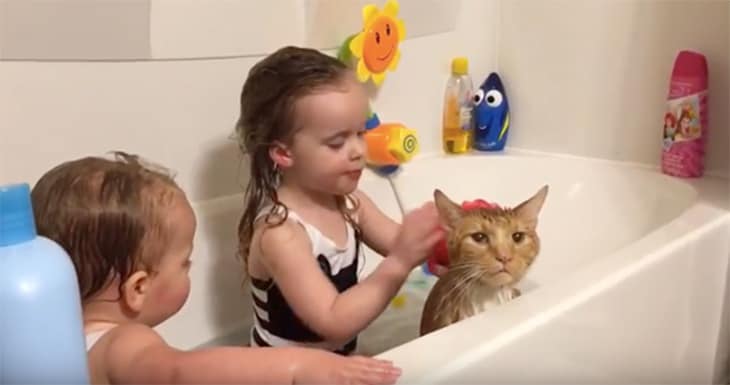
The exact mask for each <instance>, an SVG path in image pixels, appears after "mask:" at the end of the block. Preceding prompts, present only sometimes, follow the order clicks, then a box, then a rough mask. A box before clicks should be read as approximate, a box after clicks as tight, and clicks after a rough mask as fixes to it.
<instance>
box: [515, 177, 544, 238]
mask: <svg viewBox="0 0 730 385" xmlns="http://www.w3.org/2000/svg"><path fill="white" fill-rule="evenodd" d="M547 193H548V186H547V185H545V186H542V188H541V189H540V191H538V192H537V193H536V194H535V195H533V196H532V198H530V199H528V200H526V201H524V202H522V203H520V205H519V206H517V207H515V209H514V211H515V213H516V214H517V216H518V217H520V218H522V220H524V221H526V222H527V225H528V226H529V227H530V228H533V229H534V228H535V227H537V216H538V214H540V209H542V204H543V203H545V197H546V196H547Z"/></svg>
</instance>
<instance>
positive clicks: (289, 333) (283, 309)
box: [250, 208, 360, 355]
mask: <svg viewBox="0 0 730 385" xmlns="http://www.w3.org/2000/svg"><path fill="white" fill-rule="evenodd" d="M268 211H269V208H265V209H264V210H262V211H261V212H260V214H259V216H258V217H261V216H263V215H265V213H267V212H268ZM287 219H288V220H293V221H295V222H297V223H299V224H300V225H301V226H302V227H303V228H304V230H305V231H306V232H307V235H308V236H309V239H310V241H311V243H312V250H311V251H312V255H314V256H315V258H317V262H318V263H319V266H320V268H321V269H322V272H323V273H324V274H325V275H326V276H327V278H328V279H329V280H330V282H332V284H333V285H334V286H335V287H336V288H337V291H338V292H340V293H341V292H343V291H345V290H347V289H348V288H350V287H352V286H354V285H355V284H357V281H358V262H359V259H360V258H359V255H360V234H358V232H357V230H356V229H355V228H354V227H353V226H352V225H351V224H350V223H347V243H346V244H345V247H343V248H340V247H337V245H336V244H335V243H334V241H332V240H331V239H330V238H328V237H326V236H325V235H324V234H322V233H321V232H320V231H319V230H318V229H317V228H316V227H314V226H313V225H311V224H309V223H307V222H305V221H303V220H302V219H301V217H299V216H298V215H297V214H296V213H294V212H293V211H291V210H289V211H288V216H287ZM250 281H251V295H252V296H253V307H254V324H253V327H252V328H251V346H301V347H310V348H320V349H325V350H329V351H333V352H336V353H340V354H344V355H347V354H350V353H352V352H353V351H355V348H356V347H357V337H355V338H354V339H352V340H351V341H350V342H348V343H347V344H345V345H344V346H338V345H334V344H332V343H331V342H328V341H325V340H324V338H322V337H321V336H319V335H318V334H317V333H315V332H314V331H312V330H311V329H310V328H309V327H307V326H306V325H305V324H304V323H303V322H302V320H301V319H299V317H297V315H296V314H294V311H293V310H292V308H291V307H290V306H289V304H288V303H287V302H286V299H284V296H283V295H282V293H281V291H280V290H279V288H278V286H277V285H276V283H274V282H273V281H272V280H271V279H268V280H265V281H264V280H260V279H255V278H253V277H252V278H251V279H250Z"/></svg>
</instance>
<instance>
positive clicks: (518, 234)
mask: <svg viewBox="0 0 730 385" xmlns="http://www.w3.org/2000/svg"><path fill="white" fill-rule="evenodd" d="M523 239H525V233H523V232H522V231H518V232H516V233H512V240H513V241H515V243H520V242H522V240H523Z"/></svg>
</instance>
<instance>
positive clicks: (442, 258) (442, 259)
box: [427, 199, 499, 273]
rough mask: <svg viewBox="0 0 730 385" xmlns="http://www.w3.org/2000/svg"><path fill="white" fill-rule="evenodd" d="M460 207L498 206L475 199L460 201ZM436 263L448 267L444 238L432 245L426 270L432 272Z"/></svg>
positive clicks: (465, 208) (475, 208)
mask: <svg viewBox="0 0 730 385" xmlns="http://www.w3.org/2000/svg"><path fill="white" fill-rule="evenodd" d="M461 208H462V209H463V210H464V211H470V210H478V209H496V208H499V206H498V205H497V204H495V203H489V202H487V201H485V200H483V199H475V200H473V201H464V202H462V203H461ZM437 265H441V266H445V267H449V252H448V249H447V248H446V238H443V239H441V240H440V241H438V242H437V243H436V245H435V246H434V247H433V253H432V254H431V257H430V258H428V261H427V268H428V272H429V273H432V272H433V271H435V268H436V266H437Z"/></svg>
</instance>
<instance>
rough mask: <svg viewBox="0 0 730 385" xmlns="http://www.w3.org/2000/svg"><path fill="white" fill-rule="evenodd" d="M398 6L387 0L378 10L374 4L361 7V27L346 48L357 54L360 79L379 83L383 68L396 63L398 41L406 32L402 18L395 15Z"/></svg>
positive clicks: (391, 67)
mask: <svg viewBox="0 0 730 385" xmlns="http://www.w3.org/2000/svg"><path fill="white" fill-rule="evenodd" d="M398 8H399V5H398V2H397V1H396V0H388V2H387V3H385V5H384V6H383V10H382V11H381V10H379V9H378V7H377V6H376V5H374V4H369V5H366V6H365V7H363V9H362V19H363V29H362V31H361V32H360V33H358V34H357V35H355V36H354V37H353V38H352V39H351V40H350V41H349V50H350V52H351V53H352V55H353V56H355V57H356V58H358V63H357V78H358V79H359V80H360V81H361V82H366V81H368V79H369V78H372V79H373V83H375V85H378V86H379V85H380V83H382V82H383V80H384V79H385V72H386V71H387V70H390V71H394V70H395V69H396V67H397V66H398V61H399V60H400V50H399V49H398V45H399V44H400V42H401V41H402V40H403V38H404V37H405V34H406V30H405V26H404V25H403V21H402V20H400V19H398V17H397V16H398Z"/></svg>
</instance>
